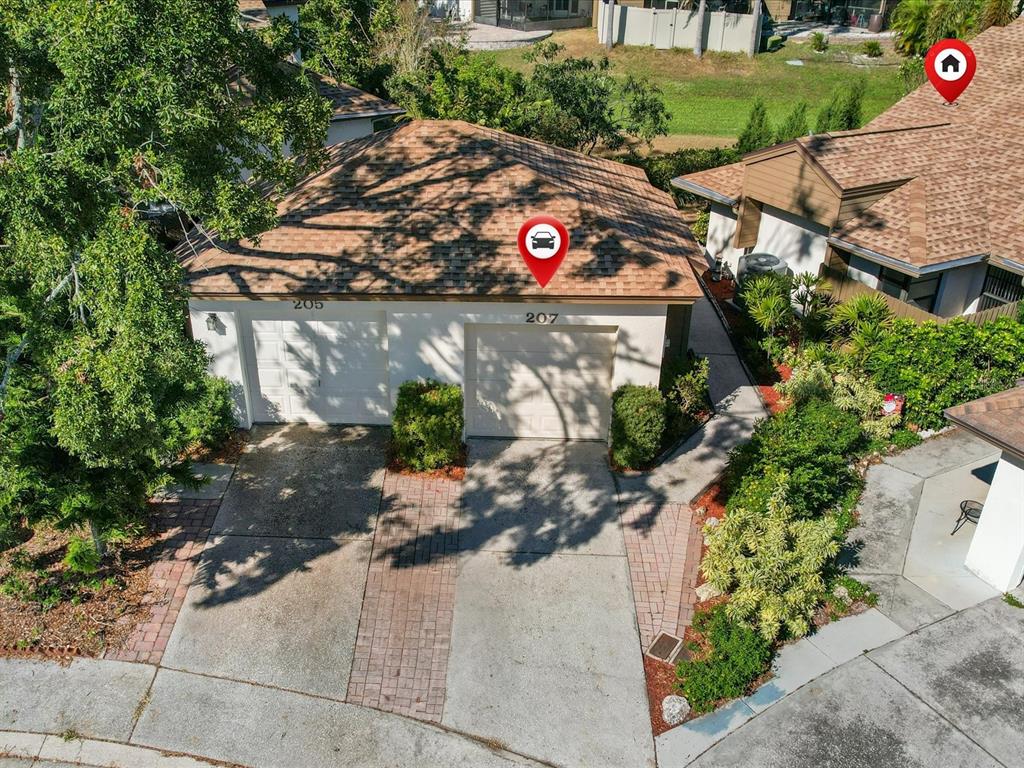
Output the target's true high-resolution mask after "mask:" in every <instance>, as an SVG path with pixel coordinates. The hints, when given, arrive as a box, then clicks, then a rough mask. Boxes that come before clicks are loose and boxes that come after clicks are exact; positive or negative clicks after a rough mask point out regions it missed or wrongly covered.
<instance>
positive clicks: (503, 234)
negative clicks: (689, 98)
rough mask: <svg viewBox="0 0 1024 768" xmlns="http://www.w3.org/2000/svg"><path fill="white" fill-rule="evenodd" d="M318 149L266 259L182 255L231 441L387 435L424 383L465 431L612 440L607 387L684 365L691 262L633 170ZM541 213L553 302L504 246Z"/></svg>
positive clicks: (428, 124)
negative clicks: (412, 385) (271, 434)
mask: <svg viewBox="0 0 1024 768" xmlns="http://www.w3.org/2000/svg"><path fill="white" fill-rule="evenodd" d="M329 152H330V160H329V162H328V164H327V166H326V168H325V169H324V170H322V171H320V172H318V173H316V174H313V175H311V176H309V177H308V178H306V179H305V180H304V181H303V182H301V183H300V184H299V185H298V186H297V187H296V188H295V189H294V190H292V191H291V192H290V193H289V194H288V195H287V196H286V197H285V199H284V200H283V201H282V202H281V204H280V206H279V208H278V213H279V216H280V223H279V226H278V227H276V228H275V229H273V230H271V231H269V232H267V233H265V234H264V235H263V236H262V237H261V238H260V240H259V242H258V243H256V242H252V241H249V240H244V241H242V242H238V243H228V242H216V243H213V242H211V241H209V240H207V239H205V238H204V237H203V236H202V235H201V234H198V233H193V234H192V236H191V237H190V238H189V240H188V241H187V242H185V243H183V244H182V245H181V246H179V248H178V253H179V254H180V255H181V257H182V262H183V264H184V266H185V270H186V274H187V278H186V279H187V284H188V287H189V290H190V291H191V294H192V299H191V301H190V317H191V325H192V331H193V334H194V336H195V338H196V339H199V340H201V341H203V342H204V343H205V344H206V346H207V348H208V350H209V352H210V354H211V355H212V358H213V362H212V365H211V370H212V372H213V373H215V374H217V375H220V376H223V377H225V378H226V379H228V380H229V381H230V382H231V383H232V384H233V385H234V386H235V392H236V403H237V409H238V419H239V422H240V423H242V424H243V425H249V424H251V423H252V422H261V421H310V422H331V423H335V422H338V423H369V424H386V423H388V421H389V420H390V415H391V408H392V406H393V403H394V401H395V396H396V392H397V389H398V387H399V385H400V384H401V383H402V382H404V381H406V380H409V379H416V378H435V379H439V380H442V381H447V382H455V383H458V384H461V385H462V386H463V387H464V392H465V401H466V405H465V416H466V433H467V434H468V435H493V436H518V437H567V438H590V439H605V437H606V435H607V431H608V425H609V418H610V410H611V393H612V390H613V389H614V388H616V387H618V386H619V385H621V384H626V383H634V384H643V385H657V384H658V381H659V374H660V371H661V366H662V362H663V358H664V357H666V356H669V355H679V354H683V353H685V351H686V340H687V336H688V328H689V315H690V308H691V305H692V302H693V301H694V300H695V299H697V298H698V297H699V296H700V295H701V291H700V288H699V287H698V284H697V282H696V279H695V277H694V275H693V272H692V270H691V268H690V265H689V261H688V257H690V256H696V255H698V254H699V246H698V245H697V244H696V242H695V241H694V240H693V239H692V236H691V235H690V232H689V230H688V229H687V228H686V226H685V225H684V224H683V223H682V220H681V218H680V216H679V212H678V210H677V209H676V206H675V204H674V202H673V200H672V198H671V197H670V196H669V195H668V194H666V193H664V192H662V191H660V190H657V189H655V188H654V187H652V186H651V185H650V184H649V183H648V181H647V179H646V177H645V175H644V173H643V171H642V170H640V169H637V168H632V167H630V166H627V165H623V164H621V163H617V162H614V161H611V160H605V159H600V158H594V157H589V156H586V155H582V154H578V153H575V152H572V151H569V150H565V149H560V148H557V147H552V146H548V145H546V144H542V143H539V142H535V141H531V140H528V139H524V138H520V137H517V136H512V135H509V134H506V133H503V132H501V131H496V130H492V129H488V128H483V127H479V126H474V125H470V124H468V123H463V122H445V121H415V122H410V123H405V124H402V125H400V126H399V127H396V128H392V129H390V130H387V131H381V132H379V133H376V134H374V135H373V136H370V137H366V138H362V139H356V140H354V141H350V142H347V143H345V144H339V145H337V146H335V147H332V148H331V149H330V150H329ZM538 214H548V215H551V216H555V217H557V218H559V219H560V220H561V221H562V222H563V223H564V224H565V226H566V227H567V228H568V230H569V232H570V247H569V251H568V254H567V255H566V257H565V261H564V262H563V263H562V265H561V268H560V269H559V271H558V273H557V274H556V275H555V277H554V278H553V279H552V281H551V282H550V283H549V284H548V285H547V287H546V288H541V287H540V286H539V285H538V284H537V282H536V281H535V280H534V278H533V277H532V276H531V274H530V272H529V271H528V269H527V266H526V264H525V263H524V262H523V259H522V257H521V256H520V254H519V252H518V248H517V244H516V239H517V233H518V229H519V227H520V225H521V224H522V223H523V222H524V221H526V220H527V219H529V218H530V217H532V216H535V215H538Z"/></svg>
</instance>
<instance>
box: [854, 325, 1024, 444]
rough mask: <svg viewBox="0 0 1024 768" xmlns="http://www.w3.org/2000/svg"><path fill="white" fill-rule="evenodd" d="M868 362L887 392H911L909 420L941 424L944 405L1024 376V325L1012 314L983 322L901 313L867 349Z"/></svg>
mask: <svg viewBox="0 0 1024 768" xmlns="http://www.w3.org/2000/svg"><path fill="white" fill-rule="evenodd" d="M863 368H864V370H865V371H866V372H867V373H868V375H870V377H871V379H872V381H873V382H874V384H875V386H876V387H878V388H879V389H880V390H881V391H882V392H895V393H899V394H903V395H905V396H906V404H905V406H904V407H905V417H906V420H907V421H908V422H909V423H911V424H916V425H917V426H919V427H922V428H927V429H940V428H941V427H943V426H945V420H944V418H943V415H942V411H943V410H944V409H946V408H950V407H952V406H954V405H957V404H959V403H965V402H967V401H969V400H974V399H976V398H979V397H984V396H985V395H990V394H992V393H994V392H999V391H1001V390H1003V389H1008V388H1009V387H1011V386H1013V385H1014V384H1015V382H1016V381H1017V379H1019V378H1021V377H1022V376H1024V325H1022V324H1021V323H1019V322H1017V321H1016V320H1015V319H1013V318H1008V317H1003V318H999V319H997V320H995V321H993V322H990V323H986V324H985V325H981V326H979V325H974V324H973V323H968V322H965V321H964V320H959V319H954V320H951V321H949V322H946V323H941V324H940V323H934V322H926V323H920V324H918V323H915V322H913V321H911V320H905V319H899V320H896V321H894V322H893V323H892V324H891V325H890V326H888V327H887V328H885V329H884V331H883V332H882V333H880V334H879V335H878V337H877V338H876V339H875V340H874V341H873V343H872V345H871V346H870V348H868V349H866V350H864V355H863Z"/></svg>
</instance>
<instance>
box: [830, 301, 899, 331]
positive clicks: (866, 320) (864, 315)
mask: <svg viewBox="0 0 1024 768" xmlns="http://www.w3.org/2000/svg"><path fill="white" fill-rule="evenodd" d="M892 316H893V315H892V310H890V309H889V304H888V303H887V302H886V300H885V299H884V298H883V297H882V296H880V295H879V294H877V293H864V294H861V295H859V296H854V297H853V298H851V299H847V300H846V301H844V302H843V303H841V304H837V305H836V306H834V307H832V312H831V317H829V319H828V321H827V322H826V327H827V328H828V329H829V330H830V331H832V333H834V334H835V335H836V336H837V337H838V338H839V339H841V340H843V341H850V340H852V338H853V336H854V335H857V334H860V335H862V336H863V335H864V334H866V333H870V332H871V331H872V330H874V331H878V330H880V329H882V328H884V327H886V326H887V325H889V323H891V322H892Z"/></svg>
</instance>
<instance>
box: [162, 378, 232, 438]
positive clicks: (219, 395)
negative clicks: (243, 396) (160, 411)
mask: <svg viewBox="0 0 1024 768" xmlns="http://www.w3.org/2000/svg"><path fill="white" fill-rule="evenodd" d="M237 426H238V425H237V423H236V422H235V415H234V401H233V399H232V397H231V384H230V382H228V381H227V380H226V379H221V378H218V377H216V376H204V377H203V378H202V379H201V380H200V381H199V382H198V383H197V384H196V386H195V387H194V388H193V390H192V391H191V392H189V394H188V397H185V398H182V401H181V408H180V410H179V411H178V413H177V414H175V415H174V417H172V418H171V419H169V420H168V422H167V424H166V429H167V445H168V447H169V449H170V450H175V449H176V450H177V451H179V452H180V451H185V450H187V449H188V448H191V447H195V446H202V447H203V448H210V449H212V448H217V447H219V446H220V445H221V444H223V442H224V441H225V440H227V439H228V437H230V436H231V434H232V433H233V432H234V431H235V428H236V427H237Z"/></svg>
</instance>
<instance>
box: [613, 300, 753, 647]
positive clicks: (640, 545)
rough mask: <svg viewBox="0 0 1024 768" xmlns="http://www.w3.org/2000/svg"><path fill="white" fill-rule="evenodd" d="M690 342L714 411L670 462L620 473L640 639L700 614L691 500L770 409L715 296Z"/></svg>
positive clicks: (695, 320) (696, 313)
mask: <svg viewBox="0 0 1024 768" xmlns="http://www.w3.org/2000/svg"><path fill="white" fill-rule="evenodd" d="M690 347H691V348H692V349H693V351H694V352H695V353H696V354H697V355H699V356H701V357H705V358H707V359H708V360H709V362H710V366H711V373H710V376H709V379H708V387H709V395H710V398H711V400H712V402H713V403H714V405H715V415H714V416H713V417H712V418H711V419H710V420H709V421H708V422H707V423H705V424H704V425H703V426H701V427H700V429H698V430H697V432H696V433H695V434H694V435H692V436H691V437H690V438H689V439H688V440H687V441H686V442H684V443H683V444H682V445H681V446H679V448H678V449H677V450H676V451H675V452H674V453H673V454H672V455H671V456H669V457H668V458H667V459H666V460H665V461H664V462H663V463H661V464H660V465H658V466H657V467H655V468H654V469H653V470H651V471H650V472H646V473H630V474H628V475H616V477H615V482H616V487H617V490H618V502H619V517H620V520H621V523H622V530H623V535H624V536H625V539H626V553H627V555H628V558H629V568H630V575H631V579H632V583H633V595H634V599H635V600H636V604H637V619H638V623H639V629H640V636H641V641H642V643H643V646H644V650H645V651H646V650H647V649H648V647H649V646H650V643H651V642H652V641H653V640H654V638H655V637H656V636H657V635H658V633H659V632H667V633H668V634H670V635H673V636H675V637H680V638H681V637H682V636H683V633H684V632H685V630H686V627H687V626H688V625H689V624H690V621H691V620H692V618H693V607H694V605H695V604H696V603H697V596H696V587H697V580H698V567H699V565H700V554H701V543H702V540H701V531H700V525H701V523H702V522H703V521H702V520H700V519H698V518H699V516H695V515H694V511H693V509H692V507H691V504H692V502H693V501H694V500H695V499H696V498H697V497H699V496H700V495H701V494H702V493H703V491H704V490H705V489H706V488H707V487H708V486H710V485H711V484H713V483H714V482H715V480H716V479H717V478H718V477H719V476H720V475H721V474H722V472H724V471H725V468H726V464H727V463H728V458H729V451H730V450H732V448H734V447H735V446H737V445H739V444H740V443H743V442H745V441H746V440H749V439H750V436H751V435H752V434H753V430H754V425H755V424H756V422H757V421H758V420H759V419H762V418H764V417H765V415H766V412H765V410H764V406H763V405H762V404H761V400H760V398H759V397H758V395H757V391H756V388H755V387H754V385H753V384H752V383H751V382H750V380H749V378H748V377H747V374H746V371H745V369H744V367H743V365H742V363H741V362H740V360H739V357H738V356H737V354H736V350H735V349H734V348H733V345H732V342H731V340H730V339H729V335H728V333H726V330H725V328H724V327H723V325H722V322H721V320H720V318H719V316H718V314H717V313H716V312H715V309H714V307H713V306H712V305H711V302H710V301H709V300H708V299H706V298H705V299H701V300H700V301H698V302H697V303H696V304H695V305H694V310H693V317H692V320H691V328H690Z"/></svg>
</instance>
